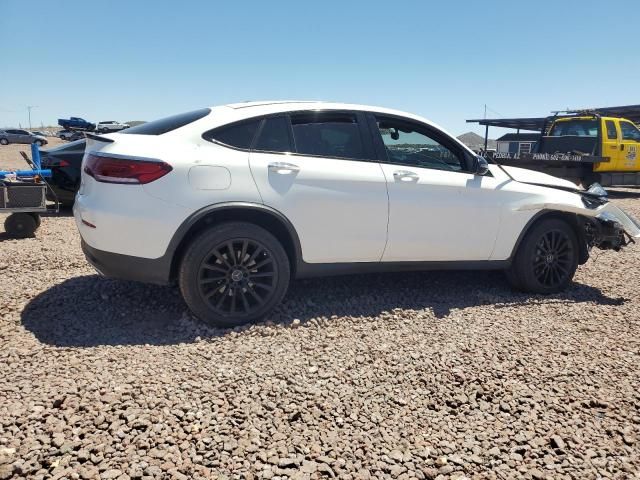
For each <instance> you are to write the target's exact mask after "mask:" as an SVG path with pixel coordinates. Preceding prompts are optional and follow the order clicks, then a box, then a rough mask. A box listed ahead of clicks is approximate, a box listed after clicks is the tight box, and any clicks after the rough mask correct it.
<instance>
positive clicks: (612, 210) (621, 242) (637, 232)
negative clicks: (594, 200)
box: [519, 200, 640, 250]
mask: <svg viewBox="0 0 640 480" xmlns="http://www.w3.org/2000/svg"><path fill="white" fill-rule="evenodd" d="M534 209H535V210H551V211H557V212H566V213H573V214H576V215H577V216H578V219H579V221H580V223H581V224H582V226H583V228H584V236H585V240H586V243H587V245H588V247H589V248H590V247H597V248H600V249H603V250H620V249H621V248H622V247H624V246H626V245H628V244H629V243H635V241H636V239H640V221H638V219H636V218H635V217H633V216H632V215H630V214H628V213H627V212H625V211H624V210H622V209H621V208H619V207H616V206H615V205H614V204H612V203H610V202H608V201H606V200H604V201H602V202H599V203H598V204H597V205H592V206H591V207H586V206H577V205H571V204H558V203H538V204H529V205H523V206H522V207H521V208H519V210H534Z"/></svg>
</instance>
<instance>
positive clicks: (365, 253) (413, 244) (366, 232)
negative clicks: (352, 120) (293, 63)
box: [74, 102, 640, 263]
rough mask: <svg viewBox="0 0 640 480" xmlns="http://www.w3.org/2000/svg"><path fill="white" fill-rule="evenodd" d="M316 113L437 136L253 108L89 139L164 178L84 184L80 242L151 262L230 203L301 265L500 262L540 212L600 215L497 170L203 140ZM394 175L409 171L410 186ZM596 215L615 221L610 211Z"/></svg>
mask: <svg viewBox="0 0 640 480" xmlns="http://www.w3.org/2000/svg"><path fill="white" fill-rule="evenodd" d="M316 109H322V110H357V111H371V112H378V113H386V114H393V115H398V116H402V117H406V118H409V119H412V120H415V121H418V122H421V123H424V124H427V125H429V126H432V127H434V128H437V129H439V130H442V129H441V128H440V127H437V125H435V124H433V123H431V122H429V121H428V120H426V119H424V118H421V117H419V116H416V115H412V114H408V113H404V112H399V111H396V110H390V109H385V108H378V107H369V106H363V105H351V104H339V103H325V102H256V103H245V104H234V105H229V106H219V107H212V108H211V113H210V114H209V115H207V116H205V117H204V118H201V119H199V120H196V121H194V122H192V123H190V124H188V125H185V126H183V127H180V128H177V129H175V130H172V131H169V132H167V133H164V134H162V135H135V134H124V133H111V134H107V135H104V136H105V137H107V138H110V139H113V140H114V142H113V143H105V142H102V141H99V140H92V139H89V140H88V142H87V148H86V152H92V151H99V152H101V153H109V154H121V155H126V156H137V157H143V158H152V159H158V160H161V161H164V162H166V163H168V164H169V165H171V166H172V168H173V170H172V171H171V172H170V173H169V174H167V175H165V176H164V177H162V178H160V179H158V180H156V181H154V182H152V183H149V184H146V185H114V184H107V183H100V182H97V181H96V180H95V179H94V178H92V177H90V176H88V175H86V174H84V173H83V176H82V187H81V189H80V191H79V193H78V196H77V199H76V203H75V208H74V211H75V217H76V223H77V225H78V228H79V230H80V234H81V236H82V238H83V239H84V241H85V242H86V243H87V244H88V245H90V246H91V247H93V248H95V249H99V250H101V251H105V252H112V253H119V254H123V255H130V256H135V257H141V258H147V259H154V258H159V257H162V256H163V255H164V254H165V253H166V252H167V248H168V246H169V243H170V241H171V239H172V237H173V235H174V234H175V233H176V231H177V230H178V228H179V226H180V225H181V224H183V222H185V221H186V220H187V219H188V218H189V217H190V216H191V215H192V214H194V213H195V212H197V211H198V210H200V209H203V208H205V207H208V206H211V205H216V204H222V203H225V202H235V201H237V202H245V203H250V204H256V205H267V206H270V207H272V208H274V209H275V210H277V211H279V212H280V213H281V214H283V215H284V216H285V217H286V218H287V219H288V220H289V221H290V222H291V224H292V225H293V226H294V228H295V229H296V231H297V233H298V236H299V238H300V241H301V250H302V256H303V260H304V261H305V262H307V263H340V262H378V261H383V262H386V261H390V262H391V261H423V260H434V261H464V260H505V259H508V258H509V257H510V256H511V254H512V252H513V249H514V246H515V245H516V241H517V239H518V237H519V235H520V233H521V232H522V230H523V229H524V228H525V226H526V225H527V223H528V222H529V220H531V219H532V218H533V217H534V216H535V215H536V213H537V212H539V211H540V210H542V209H547V208H551V209H554V210H561V211H568V212H574V213H579V214H581V215H587V216H594V215H597V214H599V213H601V212H598V211H597V210H590V209H588V208H586V207H585V206H584V204H583V203H582V201H581V199H580V196H579V195H578V194H577V193H573V192H567V191H563V190H559V189H554V188H546V187H543V186H536V185H529V184H525V183H520V182H517V181H514V180H512V179H511V178H509V175H507V174H506V173H505V172H504V171H503V170H502V169H501V168H500V167H498V166H496V165H491V166H490V172H491V175H489V176H478V175H475V174H472V173H460V172H444V171H441V170H429V169H424V168H413V167H411V168H410V167H407V168H405V167H399V166H398V165H390V164H385V163H378V162H377V161H371V162H365V161H351V160H340V159H328V158H318V157H310V156H301V155H291V156H288V155H285V154H267V153H251V154H249V153H248V152H246V151H241V150H236V149H232V148H227V147H225V146H222V145H219V144H216V143H212V142H209V141H207V140H204V139H203V138H202V134H203V132H205V131H208V130H210V129H213V128H215V127H218V126H221V125H225V124H227V123H231V122H234V121H237V120H242V119H246V118H252V117H259V116H262V115H267V114H271V113H278V112H288V111H298V110H316ZM445 133H446V132H445ZM449 137H451V140H452V141H455V142H456V143H458V144H459V145H460V146H461V148H463V149H465V150H467V151H468V152H469V153H470V154H472V152H471V151H470V150H469V149H467V148H466V147H465V146H464V145H463V144H462V143H460V142H459V141H457V140H456V139H455V137H453V136H451V135H449ZM85 160H86V157H85ZM278 164H279V165H278ZM283 164H284V165H283ZM286 164H290V165H286ZM201 167H208V168H201ZM194 169H195V170H194ZM398 171H412V173H413V174H415V176H416V177H417V178H412V177H413V176H412V175H409V176H406V175H405V176H403V174H400V175H398V174H397V172H398ZM507 171H508V172H510V175H511V176H513V177H519V178H518V179H519V180H526V181H528V182H532V183H545V184H549V185H555V186H563V187H568V186H573V187H575V185H573V184H571V183H570V182H566V181H564V180H560V179H556V178H554V177H551V176H549V175H545V174H541V173H536V172H531V171H528V170H524V169H519V168H513V167H508V168H507ZM193 172H197V173H195V174H194V173H193ZM394 174H396V175H395V176H394ZM207 185H209V188H207ZM604 210H606V211H608V212H610V213H611V214H613V215H616V216H618V217H620V216H625V215H624V213H622V212H620V211H619V209H618V210H614V209H613V208H611V207H607V208H606V209H602V211H604ZM625 217H626V216H625ZM83 221H86V222H89V223H91V224H93V225H95V228H93V227H90V226H88V225H86V224H85V223H84V222H83ZM621 221H622V222H623V224H624V225H625V226H626V228H627V231H628V233H629V234H630V235H632V236H634V237H640V230H638V228H637V227H635V224H634V223H633V222H631V221H624V219H623V220H621Z"/></svg>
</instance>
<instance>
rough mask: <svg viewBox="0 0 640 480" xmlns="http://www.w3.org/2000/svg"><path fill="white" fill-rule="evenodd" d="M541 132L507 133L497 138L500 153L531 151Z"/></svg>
mask: <svg viewBox="0 0 640 480" xmlns="http://www.w3.org/2000/svg"><path fill="white" fill-rule="evenodd" d="M539 139H540V134H539V133H507V134H505V135H503V136H501V137H500V138H498V139H497V140H496V143H497V145H498V146H497V149H498V150H497V151H498V153H531V152H532V151H533V146H534V145H535V144H536V142H537V141H538V140H539Z"/></svg>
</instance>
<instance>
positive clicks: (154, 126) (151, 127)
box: [119, 108, 211, 135]
mask: <svg viewBox="0 0 640 480" xmlns="http://www.w3.org/2000/svg"><path fill="white" fill-rule="evenodd" d="M210 112H211V109H210V108H201V109H200V110H194V111H192V112H187V113H180V114H178V115H172V116H170V117H165V118H160V119H159V120H154V121H152V122H147V123H143V124H141V125H137V126H135V127H131V128H127V129H126V130H122V131H121V132H119V133H121V134H124V135H162V134H163V133H167V132H170V131H172V130H176V129H178V128H180V127H184V126H185V125H188V124H190V123H192V122H195V121H196V120H200V119H201V118H204V117H206V116H207V115H209V113H210Z"/></svg>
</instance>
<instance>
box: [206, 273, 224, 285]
mask: <svg viewBox="0 0 640 480" xmlns="http://www.w3.org/2000/svg"><path fill="white" fill-rule="evenodd" d="M226 278H227V276H226V275H220V276H216V277H207V278H201V279H200V285H206V284H207V283H212V282H219V281H220V280H225V279H226Z"/></svg>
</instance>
